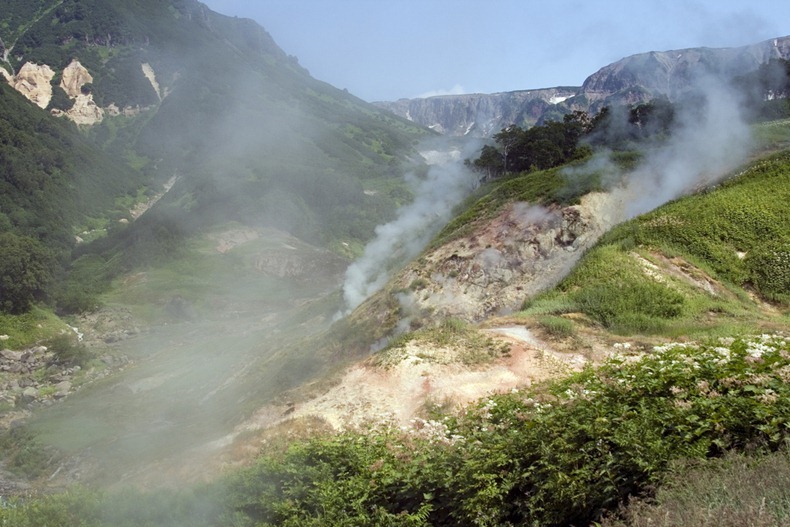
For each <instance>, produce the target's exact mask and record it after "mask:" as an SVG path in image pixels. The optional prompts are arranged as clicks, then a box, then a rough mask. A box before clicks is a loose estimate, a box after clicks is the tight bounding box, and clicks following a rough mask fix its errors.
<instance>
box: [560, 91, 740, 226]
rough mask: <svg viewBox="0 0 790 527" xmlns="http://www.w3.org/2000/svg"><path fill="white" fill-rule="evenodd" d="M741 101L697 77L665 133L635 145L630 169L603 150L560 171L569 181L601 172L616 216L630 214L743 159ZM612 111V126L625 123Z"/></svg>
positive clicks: (708, 180) (720, 174)
mask: <svg viewBox="0 0 790 527" xmlns="http://www.w3.org/2000/svg"><path fill="white" fill-rule="evenodd" d="M746 104H747V101H746V96H745V93H744V91H743V90H742V89H736V88H735V87H733V86H731V85H730V84H728V83H727V82H726V81H724V80H722V79H721V78H717V77H714V76H706V77H702V78H699V79H697V81H696V82H695V83H694V84H693V87H692V88H690V90H689V91H688V92H687V93H686V94H685V96H683V97H682V98H681V99H680V100H679V101H677V102H676V103H675V104H674V108H675V116H674V121H673V124H672V127H671V129H670V130H669V134H668V137H665V138H662V139H661V140H660V141H658V142H649V143H648V144H647V145H640V146H639V147H638V148H639V150H640V151H641V153H642V156H643V157H642V159H641V160H640V161H639V164H638V166H637V167H636V168H635V169H634V170H631V171H628V172H624V171H623V170H621V168H620V167H618V166H616V165H615V164H614V163H613V162H612V161H611V160H610V154H611V152H609V151H605V150H604V151H598V152H597V153H596V154H595V155H594V156H593V157H592V158H591V159H590V160H589V161H588V162H587V163H585V164H584V165H582V166H581V167H573V168H567V169H565V170H564V171H563V174H564V175H565V177H566V180H567V181H568V182H569V184H570V185H573V184H575V183H574V182H575V181H576V180H577V178H578V177H579V175H580V174H589V173H590V172H595V173H598V174H600V175H601V179H602V181H601V184H602V185H603V187H604V188H605V189H606V190H607V191H609V192H610V193H611V196H612V203H613V204H614V207H616V208H617V209H618V210H617V211H616V213H615V217H616V218H617V220H618V221H625V220H628V219H631V218H633V217H635V216H638V215H640V214H644V213H646V212H649V211H651V210H653V209H655V208H656V207H659V206H661V205H663V204H664V203H667V202H668V201H672V200H674V199H677V198H679V197H681V196H684V195H687V194H689V193H692V192H694V191H697V190H701V189H703V188H705V187H708V186H710V185H713V184H716V183H717V182H718V181H720V180H721V179H723V178H724V177H726V176H727V175H728V174H730V173H731V171H732V170H734V169H735V168H737V166H738V165H740V164H741V163H743V162H744V161H745V160H746V158H747V156H748V154H749V152H750V151H751V148H752V146H753V141H752V133H751V128H750V126H749V124H748V123H747V120H746V118H747V116H748V108H747V106H746ZM612 115H613V116H614V117H615V121H614V122H613V123H612V126H613V127H614V128H618V127H625V126H627V122H626V119H627V118H628V112H625V111H618V110H617V109H615V110H614V111H613V112H612ZM604 133H606V132H604Z"/></svg>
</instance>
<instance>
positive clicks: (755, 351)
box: [0, 335, 790, 527]
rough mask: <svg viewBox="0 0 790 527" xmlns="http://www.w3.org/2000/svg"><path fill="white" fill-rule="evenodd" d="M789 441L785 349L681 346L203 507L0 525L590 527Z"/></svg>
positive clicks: (763, 339)
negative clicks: (681, 480) (696, 472)
mask: <svg viewBox="0 0 790 527" xmlns="http://www.w3.org/2000/svg"><path fill="white" fill-rule="evenodd" d="M788 430H790V340H788V339H787V338H784V337H778V336H770V335H763V336H760V337H756V338H750V339H743V340H735V339H726V340H717V341H712V342H710V343H709V344H695V345H692V344H673V345H666V346H661V347H657V348H655V349H654V351H653V353H650V354H647V355H645V356H644V357H642V358H641V359H640V360H637V361H634V360H633V359H631V360H628V361H625V360H624V359H620V358H617V357H615V358H613V359H611V360H610V361H608V362H607V363H605V364H604V365H602V366H600V367H598V368H588V369H586V370H584V371H583V372H580V373H578V374H574V375H572V376H570V377H568V378H566V379H562V380H560V381H557V382H554V383H551V384H549V385H546V386H542V387H537V388H533V389H530V390H529V391H526V392H516V393H509V394H504V395H494V396H491V397H487V398H485V399H483V400H481V401H480V402H479V403H477V404H476V405H472V406H471V407H470V408H468V409H467V410H466V412H465V413H464V414H462V415H459V416H449V415H448V416H445V417H441V416H440V415H439V416H437V417H436V418H434V419H432V420H415V421H414V422H413V426H412V427H411V429H410V430H408V431H406V430H402V429H399V428H394V427H390V426H388V425H387V424H386V423H384V424H379V426H377V427H374V428H373V429H372V430H371V431H369V432H368V433H365V434H361V433H354V432H348V433H342V434H338V435H330V436H321V437H315V438H313V439H309V440H306V441H298V442H293V443H291V444H290V446H289V447H288V448H287V450H286V451H284V452H277V453H272V454H270V455H267V456H264V457H262V458H261V459H260V460H259V461H258V462H257V464H256V465H254V466H252V467H250V468H247V469H244V470H242V471H241V472H239V473H236V474H234V475H232V476H230V477H229V479H228V480H227V481H226V482H225V483H224V484H222V485H220V484H215V486H213V487H212V488H211V489H209V490H206V491H205V493H204V494H201V495H200V496H197V495H196V496H197V497H195V498H194V499H191V498H190V499H186V501H183V499H182V498H178V497H177V496H173V495H170V496H165V495H163V494H162V493H156V494H146V493H142V494H136V495H135V496H134V500H133V502H134V503H135V506H134V507H132V508H131V509H128V508H126V509H123V508H122V507H116V506H115V505H114V504H118V503H124V502H126V503H127V506H128V503H130V502H128V500H126V498H124V496H123V495H114V496H113V495H109V494H108V495H104V496H97V495H89V496H86V497H85V498H84V499H79V500H75V501H73V502H69V501H68V500H65V501H64V499H60V501H58V499H53V498H45V499H44V500H42V501H33V502H28V503H24V504H20V505H19V507H18V508H17V509H14V511H13V513H9V512H8V511H7V510H5V509H0V519H3V518H4V516H3V515H4V514H5V515H6V516H5V517H9V516H8V514H15V515H16V516H15V517H14V518H15V519H16V520H18V523H13V525H23V526H27V525H38V524H36V523H31V522H30V521H29V520H28V518H33V517H35V518H46V517H48V516H40V515H42V514H46V513H47V510H48V508H50V507H55V508H56V510H55V511H53V512H52V514H54V513H55V512H57V513H58V514H60V515H61V516H54V517H57V518H60V517H63V518H75V517H77V518H80V519H81V521H82V522H83V523H82V524H83V525H90V526H93V525H96V526H104V525H108V526H109V525H112V526H118V525H179V524H178V521H179V520H180V521H182V523H183V522H187V523H188V524H196V525H216V526H219V525H234V526H236V527H246V526H249V527H252V526H256V527H259V526H273V525H279V526H299V527H302V526H319V525H321V526H323V525H355V526H380V525H393V526H395V525H409V526H428V525H431V526H444V525H446V526H455V525H470V526H490V527H493V526H516V525H541V526H552V525H556V526H559V525H589V524H590V523H591V522H592V521H595V520H597V519H600V518H601V517H602V515H603V514H604V513H605V512H606V511H614V510H616V509H618V507H620V505H621V504H622V503H623V502H624V500H626V499H627V497H629V496H636V495H642V494H644V493H646V492H648V491H649V490H650V489H652V488H655V486H656V485H659V484H661V482H662V481H663V480H664V478H665V476H666V474H667V473H668V471H669V470H670V469H671V467H672V466H673V462H674V461H676V460H683V459H707V458H714V457H717V456H720V455H722V454H723V453H725V452H731V451H744V450H747V449H754V448H755V447H763V448H766V449H769V450H770V449H773V450H775V449H779V448H781V447H782V445H784V444H785V443H786V441H787V439H788ZM209 497H210V498H211V499H213V500H217V501H214V502H213V507H211V506H209V502H208V499H209ZM85 500H88V501H87V502H86V501H85ZM90 500H98V501H99V505H98V507H99V508H100V510H102V511H103V513H102V516H101V518H98V517H96V516H94V515H92V514H93V513H92V512H91V511H92V510H95V505H94V504H92V503H93V502H91V501H90ZM124 500H126V501H124ZM168 503H170V504H172V505H171V506H170V507H168ZM201 506H202V507H203V508H204V509H201ZM64 509H65V510H64ZM81 510H85V511H87V512H86V513H85V516H84V517H82V516H79V515H78V513H79V511H81ZM121 510H126V511H127V512H129V518H134V521H132V520H130V519H129V518H127V519H126V520H125V522H124V520H123V517H124V516H126V514H125V513H123V514H121V513H120V512H118V511H121ZM199 510H204V511H205V510H208V511H210V512H206V513H205V514H204V515H203V516H195V514H196V512H197V511H199ZM113 511H115V512H113ZM135 511H136V512H135ZM164 511H169V512H170V514H169V515H168V514H165V513H164ZM135 514H136V515H135ZM37 515H38V516H37ZM63 515H65V516H63ZM194 518H201V519H200V520H199V521H197V522H196V523H195V522H193V523H189V522H190V521H192V520H194ZM25 521H27V522H28V523H25ZM134 522H136V523H134ZM146 522H148V523H146ZM51 524H52V525H61V524H63V523H60V524H59V523H57V522H55V523H51Z"/></svg>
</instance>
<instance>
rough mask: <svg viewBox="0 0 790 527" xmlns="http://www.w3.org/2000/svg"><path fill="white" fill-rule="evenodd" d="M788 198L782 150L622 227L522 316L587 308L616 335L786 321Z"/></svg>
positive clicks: (789, 172) (788, 161)
mask: <svg viewBox="0 0 790 527" xmlns="http://www.w3.org/2000/svg"><path fill="white" fill-rule="evenodd" d="M785 126H786V124H785ZM788 202H790V155H789V154H788V153H787V152H780V153H777V154H773V155H770V156H769V157H767V158H764V159H761V160H760V161H758V162H756V163H753V164H751V165H749V166H748V167H747V168H745V169H744V170H743V171H742V172H741V173H739V174H738V175H736V176H735V177H733V178H732V179H729V180H727V181H726V182H724V183H723V184H721V185H719V186H718V187H716V188H713V189H709V190H707V191H705V192H704V193H701V194H697V195H694V196H689V197H687V198H683V199H680V200H677V201H675V202H672V203H669V204H667V205H665V206H663V207H660V208H658V209H657V210H655V211H653V212H651V213H648V214H645V215H643V216H640V217H638V218H635V219H633V220H631V221H629V222H627V223H624V224H622V225H619V226H618V227H616V228H615V229H613V230H612V231H611V232H609V233H608V234H607V235H606V236H604V237H603V238H602V239H601V241H600V242H599V244H598V245H597V246H596V247H595V248H594V249H593V250H591V251H590V252H589V253H588V254H587V255H585V257H584V259H583V260H582V261H581V262H580V263H579V265H578V266H577V267H576V268H575V269H574V271H573V272H572V273H571V274H570V275H569V276H568V277H567V278H566V279H565V280H564V281H563V282H562V283H560V284H559V286H558V287H557V288H556V289H555V290H553V291H550V292H547V293H545V294H544V295H542V296H540V297H538V298H535V299H533V300H530V301H528V302H527V304H526V306H525V310H524V314H525V315H546V314H551V315H561V314H567V313H573V312H581V313H584V314H585V315H586V316H587V317H588V318H589V320H591V321H593V322H594V323H597V324H600V325H601V326H603V327H604V328H606V329H607V330H609V331H613V332H616V333H620V334H633V333H640V332H647V333H659V334H666V335H667V336H681V335H694V334H698V333H716V334H723V333H738V332H742V331H750V330H755V329H759V328H765V329H772V328H776V327H781V326H784V325H786V324H787V306H788V297H787V291H788V287H789V286H788V267H787V262H786V258H787V251H788V247H789V245H788V244H790V215H788V214H787V209H786V207H787V205H786V204H787V203H788ZM766 301H770V302H773V304H767V303H766Z"/></svg>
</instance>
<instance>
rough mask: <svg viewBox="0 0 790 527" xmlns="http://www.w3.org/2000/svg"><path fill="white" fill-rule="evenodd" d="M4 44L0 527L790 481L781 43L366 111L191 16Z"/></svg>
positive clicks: (43, 17) (520, 506) (491, 518)
mask: <svg viewBox="0 0 790 527" xmlns="http://www.w3.org/2000/svg"><path fill="white" fill-rule="evenodd" d="M0 22H2V23H0V37H1V38H2V41H0V46H2V47H3V52H4V62H3V64H2V65H0V67H1V68H2V70H3V72H4V76H3V77H2V78H5V80H6V83H2V84H3V86H1V87H0V168H2V171H0V190H2V193H0V255H1V256H2V259H0V525H3V526H5V525H14V527H40V526H41V525H58V526H59V525H63V526H66V525H85V526H87V527H105V526H107V525H113V527H127V526H128V527H136V526H138V525H167V526H173V527H181V526H183V525H195V526H199V527H215V526H217V525H237V526H239V527H252V526H261V525H267V526H268V525H284V526H289V525H291V526H299V527H304V526H311V525H314V526H323V525H370V526H378V525H416V526H423V527H427V526H429V525H430V526H432V525H448V526H449V525H481V526H482V525H486V526H507V525H601V524H600V523H599V522H604V523H603V525H607V527H609V525H610V524H611V525H614V524H615V523H617V522H620V521H621V520H622V521H626V520H627V518H626V517H627V515H628V514H630V513H631V509H629V508H628V507H629V502H631V501H633V502H638V501H639V500H641V499H643V498H644V499H650V498H651V497H652V496H655V495H660V492H659V494H656V492H657V491H656V489H661V488H663V485H664V482H665V481H670V482H672V481H673V478H681V479H682V477H683V475H684V474H685V473H686V472H685V470H686V469H678V470H679V471H678V472H674V471H675V470H676V469H675V467H676V466H683V465H682V464H683V463H698V464H700V466H704V467H708V466H710V467H713V469H714V470H716V468H715V467H716V466H718V465H715V464H714V463H713V462H714V461H719V460H722V459H724V460H726V459H728V457H727V456H730V455H737V456H740V455H744V456H747V455H748V456H752V455H754V456H755V459H760V460H768V459H773V458H769V456H773V455H784V454H783V453H784V452H786V441H787V438H788V437H790V435H788V430H790V403H788V401H790V373H788V371H790V348H788V346H789V345H790V339H789V338H788V332H789V331H790V310H788V306H790V303H789V302H790V264H788V262H790V260H788V258H789V256H788V255H789V254H790V253H789V252H788V251H790V216H788V214H787V203H790V150H788V148H790V106H788V104H787V96H788V94H790V65H788V62H787V59H788V58H790V57H789V56H788V49H789V48H788V46H789V45H790V44H789V43H790V40H788V38H790V37H780V38H776V39H772V40H771V41H765V42H761V43H757V44H754V45H751V46H745V47H740V48H727V49H707V48H704V49H702V48H700V49H689V50H679V51H674V52H673V51H667V52H649V53H642V54H638V55H633V56H631V57H626V58H624V59H622V60H620V61H618V62H616V63H613V64H610V65H608V66H605V67H603V68H601V69H600V70H599V71H597V72H596V73H594V74H592V75H591V76H589V77H588V78H587V80H586V81H585V82H584V84H583V85H582V86H581V87H567V86H564V87H556V88H547V89H538V90H520V91H516V92H508V93H500V94H490V95H486V94H475V95H461V96H455V95H448V96H439V97H429V98H425V99H416V100H407V99H403V100H400V101H396V102H393V103H376V104H369V103H366V102H365V101H362V100H361V99H359V98H357V97H355V96H354V95H352V94H350V93H349V92H348V91H347V90H340V89H337V88H335V87H333V86H331V85H329V84H327V83H324V82H322V81H320V80H317V79H315V78H313V77H312V76H311V75H310V73H309V72H308V71H307V70H306V69H305V68H303V67H302V66H300V65H299V62H298V60H297V59H296V58H295V57H292V56H290V55H288V54H287V53H286V52H285V51H283V50H282V49H280V48H279V47H278V46H277V44H276V43H275V42H274V40H273V38H272V37H271V36H270V35H269V34H268V33H267V32H266V31H265V30H264V29H263V28H262V27H260V26H258V25H257V24H256V23H254V22H252V21H251V20H247V19H239V18H235V17H226V16H224V15H220V14H218V13H214V12H213V11H211V10H210V9H208V7H207V6H205V5H204V4H202V3H200V2H198V1H196V0H172V1H170V0H168V1H167V2H160V1H158V0H140V1H139V2H136V3H133V4H129V3H125V2H121V1H119V0H62V1H58V2H55V1H50V0H40V1H37V2H33V3H25V2H12V3H9V6H8V10H7V11H6V12H5V14H0ZM22 22H24V23H22ZM12 28H16V29H12ZM75 35H79V36H80V38H75V37H74V36H75ZM4 42H13V45H11V46H10V47H9V48H5V45H4V44H3V43H4ZM690 72H695V73H693V74H692V73H690ZM696 76H698V77H699V78H701V79H703V80H702V81H700V82H692V81H691V79H693V78H695V77H696ZM2 78H0V80H2ZM668 488H669V487H668ZM633 510H634V511H636V510H637V509H636V508H635V509H633ZM634 513H635V514H636V512H634ZM776 515H777V517H779V516H781V514H780V513H776ZM606 522H609V523H608V524H607V523H606ZM618 525H619V524H618ZM629 525H631V524H629ZM633 525H634V526H635V525H636V523H634V524H633Z"/></svg>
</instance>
